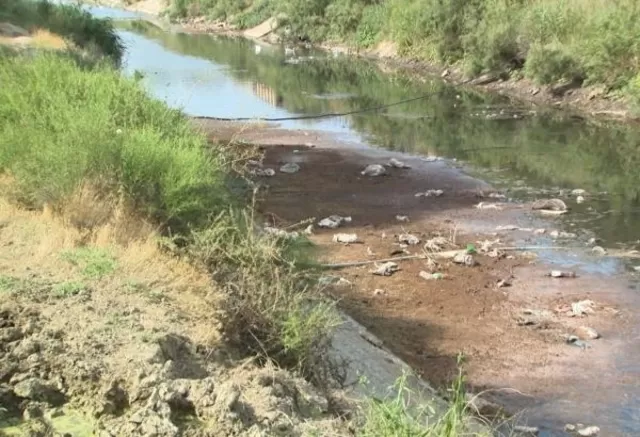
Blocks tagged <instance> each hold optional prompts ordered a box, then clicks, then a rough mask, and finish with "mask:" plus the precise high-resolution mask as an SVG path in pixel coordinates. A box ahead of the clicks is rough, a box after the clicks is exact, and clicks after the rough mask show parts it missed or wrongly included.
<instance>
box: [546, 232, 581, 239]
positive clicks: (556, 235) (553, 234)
mask: <svg viewBox="0 0 640 437" xmlns="http://www.w3.org/2000/svg"><path fill="white" fill-rule="evenodd" d="M549 235H550V236H551V238H565V239H573V238H577V237H578V236H577V235H576V234H574V233H573V232H564V231H551V232H549Z"/></svg>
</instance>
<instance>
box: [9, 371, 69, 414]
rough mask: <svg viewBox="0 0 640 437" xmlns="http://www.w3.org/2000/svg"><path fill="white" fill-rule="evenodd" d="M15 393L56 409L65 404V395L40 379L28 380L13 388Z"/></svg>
mask: <svg viewBox="0 0 640 437" xmlns="http://www.w3.org/2000/svg"><path fill="white" fill-rule="evenodd" d="M13 391H14V393H15V394H16V395H17V396H19V397H21V398H25V399H29V400H32V401H38V402H46V403H47V404H49V405H53V406H54V407H57V406H60V405H62V404H64V402H65V396H64V394H63V393H61V392H60V391H59V390H58V389H57V388H55V387H54V386H53V385H51V384H49V383H47V382H45V381H43V380H41V379H39V378H28V379H25V380H23V381H20V382H18V383H17V384H16V385H15V386H14V387H13Z"/></svg>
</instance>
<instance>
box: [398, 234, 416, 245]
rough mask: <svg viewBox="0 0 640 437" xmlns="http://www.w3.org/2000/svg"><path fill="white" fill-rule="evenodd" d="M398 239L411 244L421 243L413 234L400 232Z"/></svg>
mask: <svg viewBox="0 0 640 437" xmlns="http://www.w3.org/2000/svg"><path fill="white" fill-rule="evenodd" d="M398 241H399V242H400V243H405V244H408V245H409V246H415V245H417V244H420V239H419V238H418V237H416V236H415V235H412V234H400V235H399V236H398Z"/></svg>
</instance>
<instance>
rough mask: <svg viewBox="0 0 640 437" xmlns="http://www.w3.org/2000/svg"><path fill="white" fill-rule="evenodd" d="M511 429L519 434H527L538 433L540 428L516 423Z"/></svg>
mask: <svg viewBox="0 0 640 437" xmlns="http://www.w3.org/2000/svg"><path fill="white" fill-rule="evenodd" d="M513 430H514V431H515V432H518V433H520V434H528V435H538V433H539V432H540V430H539V429H538V427H536V426H523V425H516V426H514V427H513Z"/></svg>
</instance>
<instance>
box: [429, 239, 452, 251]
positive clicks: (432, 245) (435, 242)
mask: <svg viewBox="0 0 640 437" xmlns="http://www.w3.org/2000/svg"><path fill="white" fill-rule="evenodd" d="M448 245H449V240H447V239H446V238H445V237H434V238H431V239H429V240H427V241H425V243H424V250H429V251H432V252H439V251H441V250H442V249H444V248H445V247H447V246H448Z"/></svg>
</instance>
